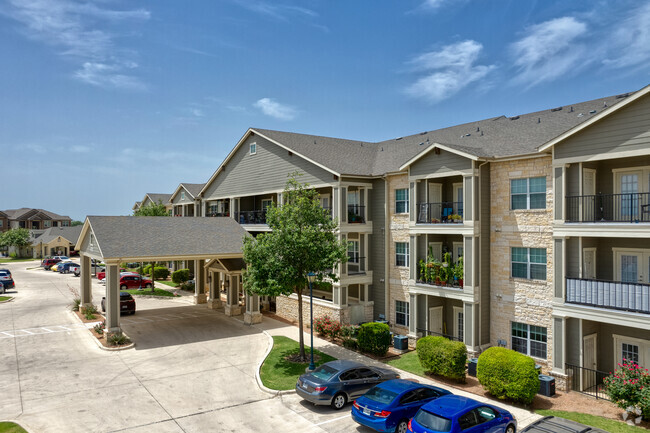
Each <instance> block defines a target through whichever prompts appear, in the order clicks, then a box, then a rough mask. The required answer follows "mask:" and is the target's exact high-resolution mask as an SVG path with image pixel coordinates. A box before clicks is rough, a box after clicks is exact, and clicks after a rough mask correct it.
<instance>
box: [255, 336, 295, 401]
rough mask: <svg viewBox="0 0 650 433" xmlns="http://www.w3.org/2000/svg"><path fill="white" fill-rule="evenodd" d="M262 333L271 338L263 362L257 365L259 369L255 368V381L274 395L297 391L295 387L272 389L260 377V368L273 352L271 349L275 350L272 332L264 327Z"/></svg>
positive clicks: (262, 388)
mask: <svg viewBox="0 0 650 433" xmlns="http://www.w3.org/2000/svg"><path fill="white" fill-rule="evenodd" d="M262 333H263V334H264V335H266V336H267V337H268V339H269V345H268V347H267V348H266V353H265V354H264V358H263V359H262V362H260V364H259V365H258V366H257V370H255V381H256V382H257V386H258V387H259V388H260V389H261V390H262V391H264V392H266V393H267V394H272V395H273V396H278V395H287V394H293V393H295V392H296V391H295V390H293V389H284V390H277V389H271V388H267V387H266V386H264V384H263V383H262V378H261V377H260V370H261V369H262V364H264V361H266V358H267V357H268V356H269V353H271V350H273V337H272V336H271V334H269V333H268V332H266V331H265V330H264V329H262Z"/></svg>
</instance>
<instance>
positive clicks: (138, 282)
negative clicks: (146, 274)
mask: <svg viewBox="0 0 650 433" xmlns="http://www.w3.org/2000/svg"><path fill="white" fill-rule="evenodd" d="M99 282H100V283H102V284H106V279H103V280H100V281H99ZM152 285H153V283H152V282H151V280H150V279H148V278H142V277H141V276H140V274H136V273H135V272H121V273H120V290H133V289H150V288H151V286H152Z"/></svg>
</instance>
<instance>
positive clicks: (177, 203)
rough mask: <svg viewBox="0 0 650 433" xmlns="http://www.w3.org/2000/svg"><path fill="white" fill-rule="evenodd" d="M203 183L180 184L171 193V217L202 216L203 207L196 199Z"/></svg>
mask: <svg viewBox="0 0 650 433" xmlns="http://www.w3.org/2000/svg"><path fill="white" fill-rule="evenodd" d="M204 186H205V184H204V183H181V184H180V185H178V188H176V190H175V191H174V192H173V193H172V195H171V197H170V198H169V202H170V203H171V205H172V215H173V216H177V217H193V216H198V217H200V216H203V206H201V200H200V199H199V198H198V195H199V193H200V192H201V190H202V189H203V187H204Z"/></svg>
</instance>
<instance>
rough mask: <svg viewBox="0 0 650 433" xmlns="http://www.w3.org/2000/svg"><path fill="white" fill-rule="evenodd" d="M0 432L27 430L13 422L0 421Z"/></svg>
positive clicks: (20, 432) (23, 432) (23, 431)
mask: <svg viewBox="0 0 650 433" xmlns="http://www.w3.org/2000/svg"><path fill="white" fill-rule="evenodd" d="M0 433H27V430H25V429H24V428H22V427H21V426H19V425H18V424H16V423H13V422H0Z"/></svg>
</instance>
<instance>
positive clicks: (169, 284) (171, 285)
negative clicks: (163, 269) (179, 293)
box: [156, 281, 178, 287]
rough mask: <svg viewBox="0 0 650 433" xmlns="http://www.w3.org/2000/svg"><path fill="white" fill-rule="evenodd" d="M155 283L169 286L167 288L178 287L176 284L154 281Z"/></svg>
mask: <svg viewBox="0 0 650 433" xmlns="http://www.w3.org/2000/svg"><path fill="white" fill-rule="evenodd" d="M156 282H157V283H163V284H164V285H166V286H169V287H178V284H176V283H173V282H171V281H156Z"/></svg>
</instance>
